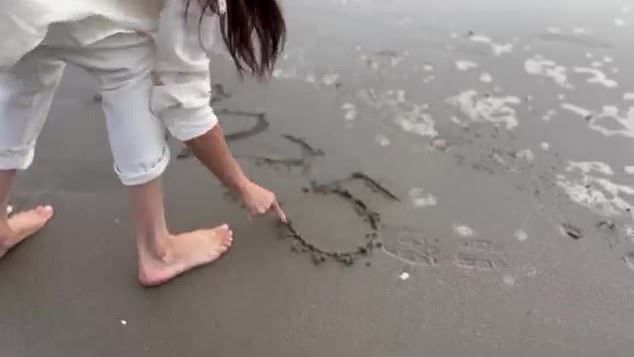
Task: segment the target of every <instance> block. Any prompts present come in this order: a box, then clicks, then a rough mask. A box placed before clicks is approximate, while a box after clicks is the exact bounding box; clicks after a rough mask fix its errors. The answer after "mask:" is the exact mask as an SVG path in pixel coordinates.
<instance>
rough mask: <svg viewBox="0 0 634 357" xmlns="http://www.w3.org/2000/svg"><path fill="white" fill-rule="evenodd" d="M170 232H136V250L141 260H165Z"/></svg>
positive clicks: (167, 254) (167, 253)
mask: <svg viewBox="0 0 634 357" xmlns="http://www.w3.org/2000/svg"><path fill="white" fill-rule="evenodd" d="M169 238H170V234H169V233H167V232H165V233H162V234H150V235H148V234H139V233H137V250H138V252H139V257H140V258H141V259H142V260H145V259H151V260H159V261H166V260H167V259H168V257H169V251H170V248H171V244H170V240H169Z"/></svg>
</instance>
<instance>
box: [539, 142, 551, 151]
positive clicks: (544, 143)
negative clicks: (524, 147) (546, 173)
mask: <svg viewBox="0 0 634 357" xmlns="http://www.w3.org/2000/svg"><path fill="white" fill-rule="evenodd" d="M540 146H541V148H542V150H544V151H548V150H550V144H549V143H547V142H545V141H544V142H542V143H541V145H540Z"/></svg>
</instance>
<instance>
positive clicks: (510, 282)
mask: <svg viewBox="0 0 634 357" xmlns="http://www.w3.org/2000/svg"><path fill="white" fill-rule="evenodd" d="M502 281H503V282H504V285H506V286H515V278H514V277H513V276H512V275H505V276H504V277H503V278H502Z"/></svg>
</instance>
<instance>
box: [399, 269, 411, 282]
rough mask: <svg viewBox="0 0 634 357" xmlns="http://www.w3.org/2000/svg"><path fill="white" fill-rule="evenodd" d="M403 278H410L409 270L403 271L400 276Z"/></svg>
mask: <svg viewBox="0 0 634 357" xmlns="http://www.w3.org/2000/svg"><path fill="white" fill-rule="evenodd" d="M398 277H399V278H400V279H401V280H407V279H409V273H408V272H405V271H404V272H402V273H401V275H399V276H398Z"/></svg>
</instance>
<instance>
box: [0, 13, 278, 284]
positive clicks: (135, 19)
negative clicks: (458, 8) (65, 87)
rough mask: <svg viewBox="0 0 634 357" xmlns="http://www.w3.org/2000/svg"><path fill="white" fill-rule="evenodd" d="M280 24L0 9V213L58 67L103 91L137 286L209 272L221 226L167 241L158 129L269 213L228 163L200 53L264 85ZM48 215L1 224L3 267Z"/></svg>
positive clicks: (215, 16)
mask: <svg viewBox="0 0 634 357" xmlns="http://www.w3.org/2000/svg"><path fill="white" fill-rule="evenodd" d="M284 36H285V24H284V19H283V16H282V14H281V11H280V8H279V6H278V4H277V3H276V1H275V0H226V2H225V0H206V1H205V0H191V1H188V0H83V1H76V0H56V1H49V0H20V1H17V2H16V1H12V0H0V39H1V43H3V45H4V49H3V52H2V53H0V212H6V210H7V204H8V197H9V192H10V187H11V184H12V182H13V179H14V176H15V173H16V170H24V169H27V168H28V167H29V166H30V165H31V162H32V161H33V157H34V152H35V144H36V141H37V137H38V135H39V132H40V130H41V128H42V126H43V124H44V121H45V119H46V116H47V113H48V110H49V108H50V105H51V102H52V99H53V96H54V94H55V90H56V89H57V86H58V84H59V82H60V79H61V77H62V74H63V70H64V66H65V64H66V63H72V64H75V65H77V66H80V67H83V68H85V69H86V70H87V71H89V72H90V73H91V74H93V75H95V76H96V77H97V78H98V80H99V83H100V88H101V94H102V98H103V109H104V113H105V116H106V121H107V127H108V136H109V140H110V146H111V150H112V154H113V157H114V163H115V164H114V168H115V171H116V173H117V175H118V176H119V178H120V180H121V182H122V183H123V184H124V185H125V186H127V188H128V192H129V197H130V202H131V207H132V214H133V218H134V224H135V230H136V238H137V250H138V263H139V271H138V273H139V281H140V282H141V284H143V285H146V286H152V285H158V284H162V283H164V282H166V281H168V280H170V279H171V278H173V277H175V276H177V275H179V274H181V273H183V272H186V271H188V270H190V269H192V268H194V267H197V266H200V265H204V264H208V263H211V262H212V261H214V260H215V259H217V258H218V257H219V256H220V255H221V254H223V253H224V252H225V251H226V250H227V249H228V248H229V247H230V246H231V243H232V239H233V237H232V232H231V230H230V229H229V227H228V226H227V225H222V226H219V227H216V228H214V229H202V230H197V231H193V232H188V233H183V234H178V235H173V234H171V233H170V232H169V230H168V228H167V224H166V219H165V213H164V207H163V189H162V185H161V179H160V177H161V175H162V173H163V171H164V170H165V168H166V166H167V164H168V161H169V157H170V153H169V149H168V147H167V145H166V143H165V139H164V127H167V129H168V130H169V131H170V133H171V134H172V135H173V136H174V137H176V138H178V139H180V140H182V141H183V142H185V143H186V144H187V145H188V146H189V147H190V148H191V150H192V151H193V153H194V154H195V155H196V157H197V158H198V159H199V160H200V161H201V163H202V164H204V165H205V166H206V167H207V168H208V169H209V170H210V171H211V172H213V173H214V174H215V175H216V176H217V177H218V178H219V179H220V180H221V181H222V183H223V184H225V185H226V186H228V187H229V188H231V189H232V190H233V191H235V192H236V193H237V194H238V195H239V196H240V197H241V198H242V200H243V202H244V203H245V206H246V207H247V209H248V210H249V212H250V214H264V213H266V212H268V211H270V210H274V211H275V212H276V213H277V214H278V216H279V218H280V219H281V220H285V219H286V217H285V215H284V213H283V212H282V210H281V209H280V207H279V205H278V203H277V201H276V198H275V195H274V194H273V193H271V192H269V191H268V190H266V189H264V188H262V187H260V186H258V185H257V184H255V183H253V182H252V181H250V180H249V179H248V178H247V177H246V175H245V174H244V173H243V171H242V170H241V168H240V166H239V165H238V163H237V162H236V160H235V159H234V158H233V157H232V155H231V153H230V151H229V149H228V147H227V144H226V142H225V140H224V137H223V134H222V130H221V128H220V125H219V124H218V119H217V118H216V116H215V115H214V112H213V110H212V108H211V107H210V106H209V100H210V95H211V93H210V79H209V58H208V56H207V50H208V49H209V46H210V45H211V42H213V40H214V37H216V38H222V40H223V41H224V43H225V45H226V47H227V49H228V51H229V53H230V54H231V56H232V58H233V60H234V63H235V65H236V67H237V69H238V71H239V72H241V73H244V72H248V73H250V74H253V75H255V76H258V77H264V76H266V75H267V74H269V73H270V72H271V70H272V68H273V66H274V64H275V61H276V59H277V57H278V55H279V53H280V51H281V49H282V47H283V42H284ZM52 216H53V208H52V207H50V206H40V207H37V208H35V209H33V210H30V211H25V212H21V213H17V214H15V215H12V216H11V217H7V215H6V214H0V257H2V256H3V255H4V254H6V253H7V252H8V251H9V250H10V249H11V248H12V247H14V246H15V245H17V244H18V243H20V242H21V241H23V240H24V239H25V238H27V237H29V236H31V235H32V234H34V233H35V232H37V231H38V230H40V229H41V228H42V227H43V226H44V225H45V224H46V223H47V222H48V221H49V220H50V219H51V218H52Z"/></svg>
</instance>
